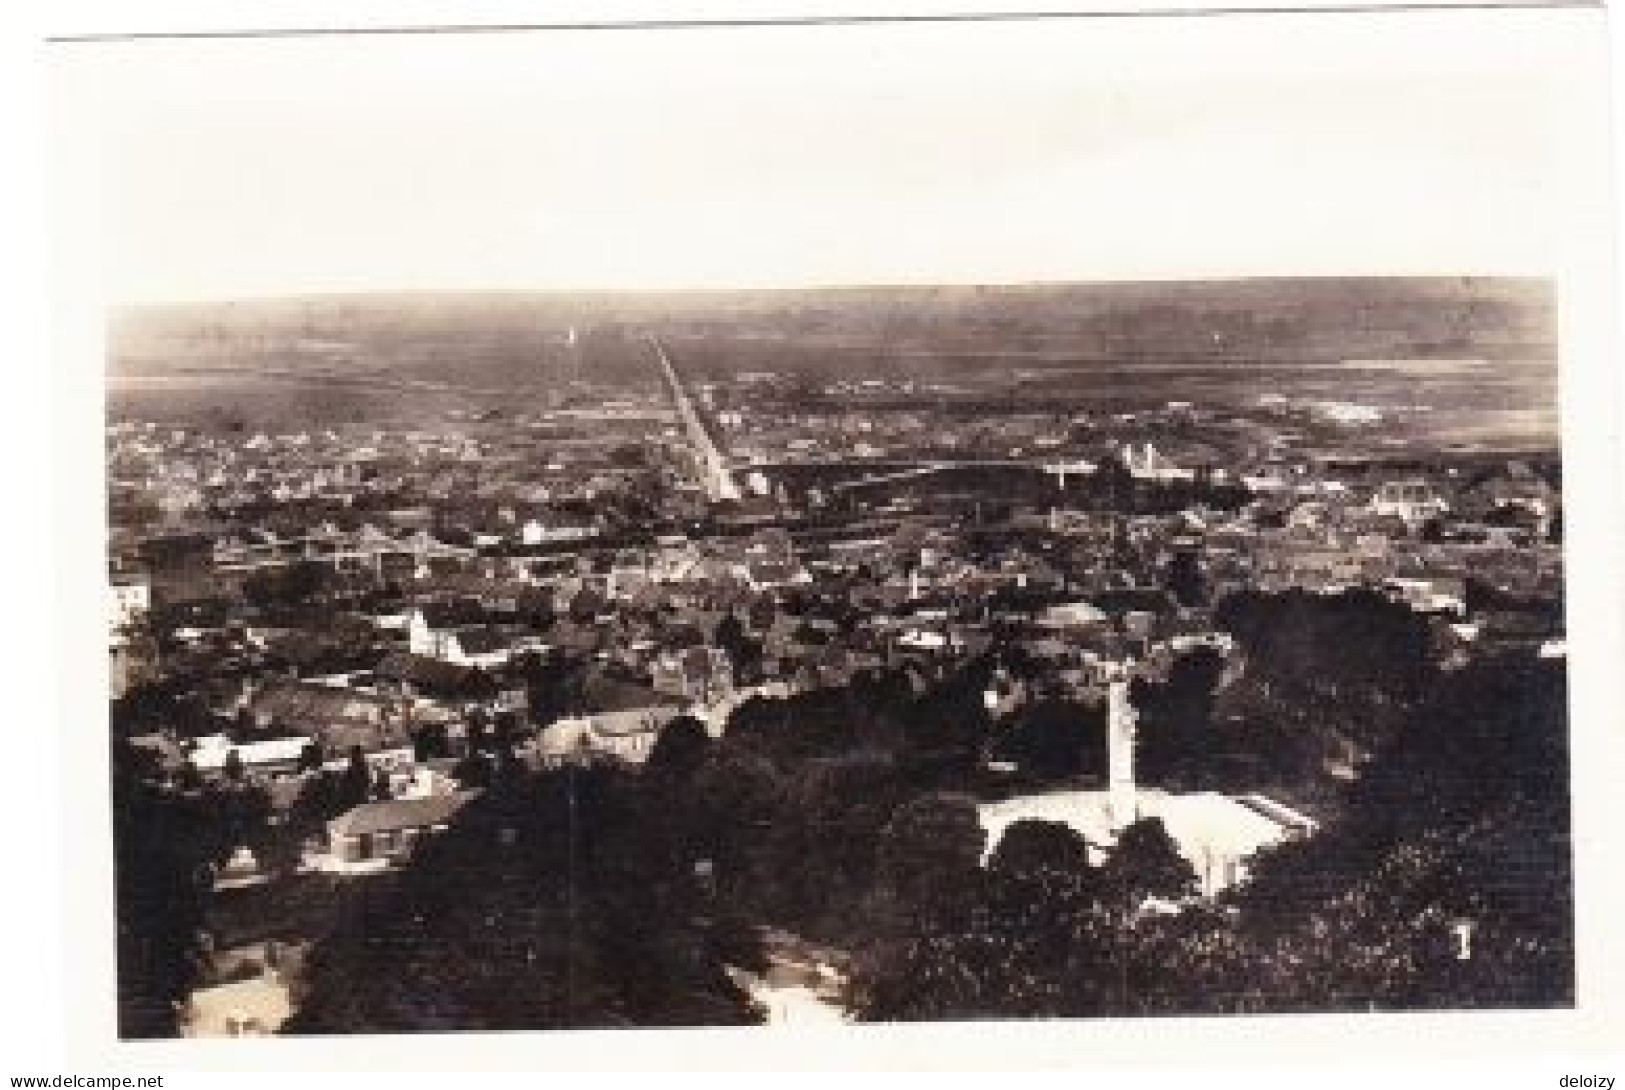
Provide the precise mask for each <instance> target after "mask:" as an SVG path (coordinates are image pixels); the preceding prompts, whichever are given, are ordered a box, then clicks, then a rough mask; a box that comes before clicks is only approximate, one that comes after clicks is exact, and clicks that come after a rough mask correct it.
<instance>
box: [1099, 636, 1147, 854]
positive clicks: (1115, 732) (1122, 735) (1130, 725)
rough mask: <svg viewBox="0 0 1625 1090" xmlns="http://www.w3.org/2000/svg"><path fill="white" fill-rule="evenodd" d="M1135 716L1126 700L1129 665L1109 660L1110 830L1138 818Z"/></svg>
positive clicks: (1108, 760)
mask: <svg viewBox="0 0 1625 1090" xmlns="http://www.w3.org/2000/svg"><path fill="white" fill-rule="evenodd" d="M1136 718H1137V715H1136V713H1135V711H1134V705H1133V703H1131V702H1130V700H1129V664H1128V663H1122V662H1119V663H1113V664H1112V666H1111V669H1110V673H1109V674H1108V675H1107V683H1106V770H1107V788H1106V805H1107V809H1108V811H1109V812H1110V814H1111V820H1112V827H1113V828H1114V829H1122V828H1123V827H1124V826H1127V825H1130V824H1132V823H1133V822H1134V821H1135V819H1136V818H1138V817H1139V799H1138V794H1139V789H1138V787H1137V786H1136V784H1135V782H1134V726H1135V720H1136Z"/></svg>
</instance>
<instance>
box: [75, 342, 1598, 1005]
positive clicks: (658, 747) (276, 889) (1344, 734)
mask: <svg viewBox="0 0 1625 1090" xmlns="http://www.w3.org/2000/svg"><path fill="white" fill-rule="evenodd" d="M546 336H547V338H548V341H549V345H550V348H549V351H550V352H551V353H552V354H553V356H554V358H556V359H557V360H562V361H564V363H563V364H562V365H561V369H560V371H559V374H560V379H559V381H558V382H557V384H556V385H555V386H554V387H553V388H551V389H550V391H549V393H548V395H547V396H546V397H538V398H530V399H523V398H518V397H513V398H508V399H490V398H488V399H485V400H484V401H482V402H480V403H479V404H469V405H463V406H453V407H440V406H439V402H438V401H436V400H435V399H433V398H426V399H425V404H430V405H434V406H435V408H433V409H429V408H425V409H424V410H423V411H420V412H418V413H416V414H415V415H414V417H413V418H411V419H387V420H386V419H348V420H305V421H299V420H290V421H289V422H288V423H287V424H285V425H284V426H282V427H280V428H279V427H275V426H262V425H260V424H255V423H245V422H243V421H240V420H230V419H222V418H199V419H190V420H174V419H169V420H165V419H155V418H150V417H149V418H143V417H142V416H140V415H137V414H125V415H123V416H122V417H118V418H115V419H112V420H110V422H109V425H108V428H107V436H106V438H107V467H108V470H107V472H108V488H109V495H108V502H109V523H110V538H109V554H110V555H109V588H110V589H109V594H110V605H109V614H110V616H109V628H108V632H109V639H108V646H109V678H110V708H111V729H112V740H113V746H114V781H115V821H116V822H117V826H118V827H117V830H116V831H117V838H116V840H117V845H118V853H119V854H118V860H119V875H118V880H119V906H120V929H121V931H120V935H121V941H120V959H121V960H120V966H121V974H120V984H121V994H120V1014H121V1027H122V1030H123V1032H124V1033H125V1035H126V1036H164V1035H174V1034H186V1035H198V1036H214V1035H242V1034H257V1033H273V1032H278V1031H281V1032H288V1033H300V1032H311V1033H319V1032H411V1031H414V1030H443V1029H514V1028H518V1029H524V1028H548V1027H555V1026H557V1027H567V1026H606V1025H607V1026H613V1025H702V1024H751V1023H755V1022H762V1021H794V1020H797V1019H823V1020H830V1021H841V1020H853V1019H859V1020H888V1019H917V1018H939V1017H940V1018H948V1017H983V1016H994V1017H1022V1016H1034V1017H1040V1016H1080V1015H1090V1014H1124V1013H1196V1012H1200V1011H1222V1012H1243V1011H1265V1010H1299V1009H1329V1008H1330V1009H1344V1008H1351V1009H1378V1008H1384V1009H1386V1008H1406V1007H1419V1006H1422V1007H1437V1006H1474V1005H1551V1004H1560V1003H1565V1002H1572V975H1571V974H1572V964H1571V958H1572V950H1571V949H1570V947H1569V944H1571V943H1572V935H1571V934H1570V933H1569V928H1570V923H1569V921H1568V920H1567V919H1566V918H1564V911H1565V910H1564V909H1563V908H1562V903H1561V899H1562V897H1563V896H1566V894H1561V895H1560V894H1555V893H1552V892H1550V891H1551V890H1552V889H1558V888H1562V887H1563V886H1564V884H1565V883H1564V880H1563V879H1562V877H1561V876H1562V874H1563V873H1565V872H1564V870H1563V868H1565V867H1566V866H1567V849H1566V843H1567V839H1566V838H1567V817H1566V805H1567V802H1566V794H1564V789H1563V786H1562V785H1563V783H1564V777H1565V776H1566V772H1565V768H1566V765H1565V763H1564V761H1565V760H1566V758H1565V757H1564V756H1563V755H1564V754H1565V753H1566V734H1565V731H1566V716H1565V711H1564V704H1563V696H1562V693H1563V667H1564V659H1565V629H1564V620H1563V618H1564V596H1563V558H1562V553H1563V544H1562V543H1563V504H1562V491H1561V489H1562V480H1561V466H1560V462H1559V459H1558V457H1557V454H1556V450H1555V443H1552V444H1548V445H1547V446H1545V447H1542V446H1540V445H1538V444H1537V445H1531V446H1529V447H1527V448H1526V449H1496V448H1494V447H1493V446H1490V447H1486V446H1485V445H1483V444H1477V445H1475V444H1451V443H1446V442H1437V441H1434V440H1433V439H1432V438H1431V434H1432V433H1431V432H1430V426H1431V425H1430V422H1429V421H1428V420H1427V419H1425V418H1424V415H1425V414H1423V413H1422V412H1421V410H1404V409H1401V410H1395V409H1392V408H1390V407H1387V406H1385V405H1379V404H1376V403H1372V404H1367V403H1365V402H1364V401H1362V400H1347V399H1342V398H1338V397H1332V396H1327V397H1319V396H1300V395H1298V394H1297V393H1294V392H1290V391H1289V392H1280V391H1276V390H1270V389H1262V390H1261V389H1259V388H1256V387H1252V386H1249V387H1247V389H1246V392H1245V396H1241V395H1235V396H1231V395H1226V396H1214V397H1212V398H1211V399H1203V398H1197V397H1195V396H1189V397H1180V398H1169V397H1165V396H1155V397H1137V396H1134V395H1133V394H1131V393H1121V392H1114V393H1112V394H1111V396H1102V397H1095V398H1093V399H1078V398H1069V397H1060V396H1057V394H1056V390H1057V388H1058V385H1057V382H1056V379H1055V377H1054V376H1053V375H1049V374H1047V373H1035V374H1034V375H1028V376H1022V375H1012V374H1011V373H1009V372H1001V373H999V374H989V373H981V374H969V375H967V374H956V375H948V376H929V375H926V376H919V375H909V376H904V377H899V375H898V374H897V373H896V372H895V371H880V372H877V373H865V372H863V371H858V370H852V369H850V368H848V369H847V370H845V371H844V372H843V373H841V374H839V375H831V374H823V373H818V372H816V371H809V370H806V369H797V368H796V367H795V366H794V364H795V360H794V358H793V357H791V356H790V355H787V354H778V355H775V354H772V353H764V354H763V358H762V360H761V361H759V362H758V363H756V364H755V365H754V366H752V367H751V368H749V369H746V368H742V367H735V366H731V361H725V362H730V365H729V366H723V365H721V364H718V363H717V362H716V361H715V360H708V359H707V358H706V350H705V345H704V342H703V339H702V338H699V337H697V336H695V335H693V334H692V333H691V332H690V333H687V334H685V333H684V332H683V331H679V332H678V333H677V334H675V335H668V334H667V333H666V332H665V331H663V330H662V329H661V328H660V327H658V326H655V325H652V324H651V325H648V326H645V327H642V328H632V327H619V326H617V327H613V328H607V329H606V328H589V327H583V328H578V327H577V326H576V325H573V324H570V325H561V327H559V328H557V329H552V330H549V331H548V332H547V334H546ZM600 352H602V353H607V354H608V355H613V356H614V360H615V368H614V369H611V368H607V367H600V366H599V365H598V361H597V356H596V353H600ZM776 359H787V360H788V361H789V362H788V363H782V364H781V363H776V362H774V361H775V360H776ZM628 361H630V363H629V362H628ZM1385 366H1390V367H1391V366H1393V365H1392V364H1391V363H1390V364H1385ZM1417 366H1423V365H1422V364H1418V365H1417ZM628 368H630V370H629V371H628ZM640 368H641V372H640V370H639V369H640ZM611 370H614V374H610V371H611ZM1372 370H1373V371H1378V370H1380V368H1377V367H1373V368H1372ZM623 372H626V373H629V374H630V376H631V377H629V378H625V377H621V376H622V373H623ZM606 376H607V377H606ZM471 381H472V380H471ZM1068 382H1072V383H1074V384H1075V380H1068ZM409 385H410V384H409V383H406V382H405V381H404V380H403V386H408V387H409ZM401 396H402V398H403V399H407V398H409V395H408V394H405V393H403V394H402V395H401ZM1407 413H1409V415H1408V416H1407ZM155 415H156V414H155ZM1418 723H1421V724H1423V726H1424V727H1426V728H1428V729H1426V730H1423V729H1419V728H1418V727H1417V724H1418ZM1464 766H1466V767H1467V771H1466V772H1465V773H1464V772H1463V768H1464ZM1334 860H1335V862H1334ZM1475 868H1476V869H1475ZM1446 876H1448V879H1447V877H1446ZM1537 890H1538V892H1537ZM1288 967H1290V971H1289V968H1288ZM1333 967H1335V968H1333Z"/></svg>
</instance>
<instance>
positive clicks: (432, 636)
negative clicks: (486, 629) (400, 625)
mask: <svg viewBox="0 0 1625 1090" xmlns="http://www.w3.org/2000/svg"><path fill="white" fill-rule="evenodd" d="M485 621H486V612H485V607H484V606H482V605H480V604H479V603H478V602H472V601H467V600H455V601H441V602H425V603H424V604H423V605H420V606H418V607H416V608H415V609H413V610H412V613H411V618H410V620H409V621H408V622H407V650H409V651H411V652H412V654H414V655H426V656H428V657H429V658H436V659H445V658H449V657H450V656H449V654H448V643H449V641H450V639H451V637H452V635H453V634H454V633H455V632H456V631H457V629H459V628H466V627H469V626H472V625H479V624H484V623H485Z"/></svg>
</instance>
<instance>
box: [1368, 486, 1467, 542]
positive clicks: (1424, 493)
mask: <svg viewBox="0 0 1625 1090" xmlns="http://www.w3.org/2000/svg"><path fill="white" fill-rule="evenodd" d="M1368 509H1369V510H1370V511H1371V513H1372V514H1374V515H1394V516H1396V517H1398V518H1399V519H1401V520H1402V521H1403V522H1404V523H1405V525H1406V526H1409V527H1411V528H1413V529H1414V528H1416V527H1419V526H1421V525H1422V524H1423V523H1424V522H1426V521H1428V519H1431V518H1434V517H1436V516H1438V515H1442V514H1444V513H1445V512H1447V511H1449V510H1450V503H1449V501H1448V500H1446V499H1445V498H1444V497H1443V496H1442V495H1440V494H1439V492H1438V491H1437V490H1436V489H1435V488H1434V487H1433V486H1432V485H1431V484H1429V483H1428V482H1426V481H1424V480H1421V479H1419V478H1409V479H1405V480H1393V481H1384V482H1383V483H1382V484H1381V485H1379V486H1378V487H1377V490H1376V492H1375V493H1373V494H1372V496H1371V502H1370V504H1369V507H1368Z"/></svg>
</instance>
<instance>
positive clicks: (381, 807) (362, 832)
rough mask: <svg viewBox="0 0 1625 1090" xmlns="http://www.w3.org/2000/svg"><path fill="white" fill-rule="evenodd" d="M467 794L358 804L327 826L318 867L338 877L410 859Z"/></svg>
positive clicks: (448, 820)
mask: <svg viewBox="0 0 1625 1090" xmlns="http://www.w3.org/2000/svg"><path fill="white" fill-rule="evenodd" d="M473 797H474V793H473V792H457V793H454V794H445V795H421V796H418V797H415V798H405V799H388V800H385V801H382V802H364V803H362V804H361V805H360V806H357V807H355V808H354V809H351V810H347V811H345V812H344V813H343V814H340V815H339V816H338V817H336V818H334V819H333V820H332V821H330V822H328V823H327V841H328V855H327V857H326V859H325V860H324V861H323V862H324V869H326V870H332V871H336V872H339V873H363V872H368V871H378V870H385V869H387V868H389V867H391V866H394V865H396V864H397V863H401V862H404V861H405V860H406V859H408V858H410V857H411V854H412V852H413V850H414V849H416V847H417V845H418V844H419V843H420V842H421V841H422V840H423V839H424V838H425V837H428V836H432V835H434V834H435V833H439V832H444V831H445V829H446V828H447V827H448V826H449V825H450V824H451V820H452V818H454V817H455V816H456V815H457V812H458V811H459V810H461V809H462V808H463V806H464V805H466V804H467V803H468V801H469V800H470V799H472V798H473Z"/></svg>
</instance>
